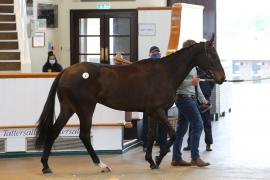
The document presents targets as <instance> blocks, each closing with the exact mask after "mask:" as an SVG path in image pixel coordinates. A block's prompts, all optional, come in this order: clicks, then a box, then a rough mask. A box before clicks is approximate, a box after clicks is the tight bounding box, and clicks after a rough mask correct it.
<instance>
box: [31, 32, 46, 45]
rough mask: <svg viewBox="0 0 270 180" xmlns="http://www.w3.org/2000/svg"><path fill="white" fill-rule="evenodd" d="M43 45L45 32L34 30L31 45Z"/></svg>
mask: <svg viewBox="0 0 270 180" xmlns="http://www.w3.org/2000/svg"><path fill="white" fill-rule="evenodd" d="M44 46H45V32H35V33H34V36H33V37H32V47H44Z"/></svg>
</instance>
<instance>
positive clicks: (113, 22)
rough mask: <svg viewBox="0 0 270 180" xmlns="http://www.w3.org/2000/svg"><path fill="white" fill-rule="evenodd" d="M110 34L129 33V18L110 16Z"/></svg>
mask: <svg viewBox="0 0 270 180" xmlns="http://www.w3.org/2000/svg"><path fill="white" fill-rule="evenodd" d="M110 35H130V19H129V18H110Z"/></svg>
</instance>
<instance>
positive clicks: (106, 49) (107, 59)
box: [105, 47, 109, 62]
mask: <svg viewBox="0 0 270 180" xmlns="http://www.w3.org/2000/svg"><path fill="white" fill-rule="evenodd" d="M105 61H107V62H109V51H108V48H107V47H106V48H105Z"/></svg>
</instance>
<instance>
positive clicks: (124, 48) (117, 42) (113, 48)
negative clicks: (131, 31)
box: [110, 37, 130, 54]
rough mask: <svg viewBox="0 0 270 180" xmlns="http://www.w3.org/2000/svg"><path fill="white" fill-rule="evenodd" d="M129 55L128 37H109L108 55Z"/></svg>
mask: <svg viewBox="0 0 270 180" xmlns="http://www.w3.org/2000/svg"><path fill="white" fill-rule="evenodd" d="M117 52H120V53H122V54H123V53H125V54H129V53H130V37H110V53H117Z"/></svg>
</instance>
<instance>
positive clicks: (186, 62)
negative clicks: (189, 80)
mask: <svg viewBox="0 0 270 180" xmlns="http://www.w3.org/2000/svg"><path fill="white" fill-rule="evenodd" d="M195 54H196V53H192V54H191V53H190V51H189V50H186V51H184V52H177V53H175V54H174V55H173V56H171V58H170V59H168V60H167V62H166V67H167V68H168V72H169V74H170V76H171V80H172V85H173V87H174V89H175V90H176V89H177V88H178V87H179V86H180V84H181V83H182V82H183V81H184V79H185V78H186V76H187V75H188V74H189V72H190V71H191V69H192V68H193V67H194V66H195V62H194V60H195Z"/></svg>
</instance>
